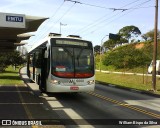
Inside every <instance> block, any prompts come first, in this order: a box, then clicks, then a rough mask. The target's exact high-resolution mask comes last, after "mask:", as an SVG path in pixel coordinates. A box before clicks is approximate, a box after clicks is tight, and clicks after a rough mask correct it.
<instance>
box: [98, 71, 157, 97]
mask: <svg viewBox="0 0 160 128" xmlns="http://www.w3.org/2000/svg"><path fill="white" fill-rule="evenodd" d="M96 80H97V81H101V82H105V83H110V84H115V85H118V86H122V87H128V88H133V89H138V90H145V91H151V90H153V89H152V77H150V76H144V77H143V76H138V75H127V74H107V73H101V72H96ZM156 83H157V84H156V88H157V92H156V93H157V94H160V78H157V80H156ZM151 92H152V91H151Z"/></svg>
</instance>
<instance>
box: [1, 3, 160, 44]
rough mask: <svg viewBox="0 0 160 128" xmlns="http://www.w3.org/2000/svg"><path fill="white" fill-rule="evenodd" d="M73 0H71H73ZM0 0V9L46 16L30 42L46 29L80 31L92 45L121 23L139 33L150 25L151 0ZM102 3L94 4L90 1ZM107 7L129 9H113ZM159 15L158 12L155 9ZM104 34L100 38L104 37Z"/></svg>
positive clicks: (67, 31)
mask: <svg viewBox="0 0 160 128" xmlns="http://www.w3.org/2000/svg"><path fill="white" fill-rule="evenodd" d="M73 1H74V0H73ZM77 1H79V2H81V3H83V4H79V3H73V2H69V1H65V2H64V0H1V1H0V12H7V13H18V14H25V15H32V16H42V17H49V18H50V19H49V20H46V21H45V22H44V23H43V24H42V25H41V26H40V27H39V29H38V31H37V32H36V33H35V36H34V37H31V38H30V39H29V40H28V45H33V44H34V43H35V42H37V41H38V40H40V39H42V38H43V37H45V36H46V35H47V34H48V33H49V32H53V33H59V32H60V22H61V23H63V24H67V25H66V26H61V33H62V35H65V36H67V35H71V34H74V35H80V36H81V37H82V38H83V39H86V40H90V41H92V42H93V45H94V46H95V45H100V43H101V40H102V39H103V37H104V36H105V35H108V34H109V33H118V31H119V30H120V29H121V28H123V27H124V26H129V25H134V26H137V27H138V28H139V29H140V31H141V32H142V34H144V33H146V32H148V31H149V30H151V29H153V28H154V16H155V7H154V6H155V0H77ZM87 4H90V5H95V6H100V7H105V8H100V7H95V6H90V5H87ZM109 8H117V9H119V8H123V9H129V10H126V11H123V12H122V11H121V10H117V11H113V10H112V9H109ZM159 15H160V13H159ZM107 39H108V37H106V38H104V41H105V40H107Z"/></svg>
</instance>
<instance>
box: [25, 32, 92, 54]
mask: <svg viewBox="0 0 160 128" xmlns="http://www.w3.org/2000/svg"><path fill="white" fill-rule="evenodd" d="M51 38H54V39H56V38H58V39H75V40H81V41H87V40H83V39H82V38H81V37H80V36H77V35H68V36H67V37H62V36H61V34H57V33H49V34H48V36H46V37H45V38H43V39H42V40H40V41H39V42H38V43H36V44H35V45H33V47H32V48H31V49H30V50H29V52H28V53H32V52H35V51H37V50H38V49H42V48H45V47H46V44H47V42H48V41H49V40H50V39H51ZM88 42H91V41H88Z"/></svg>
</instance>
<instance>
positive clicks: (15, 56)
mask: <svg viewBox="0 0 160 128" xmlns="http://www.w3.org/2000/svg"><path fill="white" fill-rule="evenodd" d="M24 63H25V59H23V58H22V56H21V55H20V53H19V52H18V51H14V52H13V53H12V54H11V55H10V64H11V65H13V66H14V67H15V69H16V66H18V65H21V64H24Z"/></svg>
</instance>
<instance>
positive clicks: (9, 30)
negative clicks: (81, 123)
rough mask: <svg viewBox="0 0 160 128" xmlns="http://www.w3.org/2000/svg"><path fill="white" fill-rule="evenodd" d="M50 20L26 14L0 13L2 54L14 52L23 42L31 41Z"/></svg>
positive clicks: (0, 47)
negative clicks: (39, 28)
mask: <svg viewBox="0 0 160 128" xmlns="http://www.w3.org/2000/svg"><path fill="white" fill-rule="evenodd" d="M46 19H48V18H46V17H37V16H29V15H24V14H13V13H0V52H10V51H13V50H14V49H15V48H16V46H17V45H21V43H20V42H21V41H22V40H26V39H29V38H30V37H31V36H32V35H30V34H26V33H27V32H34V31H36V30H37V29H38V27H39V26H40V25H41V24H42V23H43V22H44V21H45V20H46Z"/></svg>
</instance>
